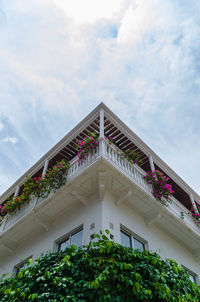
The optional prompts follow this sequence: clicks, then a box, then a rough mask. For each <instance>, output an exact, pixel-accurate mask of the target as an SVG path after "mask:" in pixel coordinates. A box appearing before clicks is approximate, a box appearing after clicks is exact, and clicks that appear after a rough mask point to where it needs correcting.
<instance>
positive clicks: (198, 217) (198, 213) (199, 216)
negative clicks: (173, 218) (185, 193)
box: [189, 205, 200, 225]
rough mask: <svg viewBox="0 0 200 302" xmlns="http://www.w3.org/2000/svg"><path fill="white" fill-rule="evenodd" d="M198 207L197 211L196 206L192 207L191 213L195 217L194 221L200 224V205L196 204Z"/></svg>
mask: <svg viewBox="0 0 200 302" xmlns="http://www.w3.org/2000/svg"><path fill="white" fill-rule="evenodd" d="M196 207H197V211H195V210H194V207H192V209H191V210H190V213H189V214H190V215H192V218H193V219H194V221H195V222H196V223H197V224H198V225H200V206H198V205H196Z"/></svg>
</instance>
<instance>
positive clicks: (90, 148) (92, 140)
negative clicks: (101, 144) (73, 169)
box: [76, 132, 98, 164]
mask: <svg viewBox="0 0 200 302" xmlns="http://www.w3.org/2000/svg"><path fill="white" fill-rule="evenodd" d="M76 143H77V145H76V148H77V150H78V162H79V164H81V163H82V162H83V160H84V159H85V158H86V157H87V156H88V154H93V153H95V151H96V149H97V146H98V136H97V134H96V133H95V132H90V133H89V136H86V137H84V138H83V139H81V140H77V141H76Z"/></svg>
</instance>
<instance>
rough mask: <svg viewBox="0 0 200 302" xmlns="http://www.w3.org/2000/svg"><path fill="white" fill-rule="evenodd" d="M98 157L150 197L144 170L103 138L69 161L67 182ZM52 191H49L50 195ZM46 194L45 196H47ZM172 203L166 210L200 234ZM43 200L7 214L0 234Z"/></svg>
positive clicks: (184, 209) (192, 222) (186, 212)
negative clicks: (85, 153) (91, 149)
mask: <svg viewBox="0 0 200 302" xmlns="http://www.w3.org/2000/svg"><path fill="white" fill-rule="evenodd" d="M100 157H103V158H104V159H105V160H106V161H107V162H108V163H111V164H112V166H114V167H115V168H116V169H118V170H120V171H121V172H122V173H123V174H124V175H125V176H126V177H128V178H129V179H130V180H131V181H133V182H134V183H135V184H136V185H137V186H139V187H140V188H141V189H142V190H144V191H145V192H146V193H147V194H149V195H150V196H151V197H152V198H154V197H153V195H152V193H151V192H152V185H151V184H147V182H146V181H145V179H144V175H145V171H144V170H142V169H141V168H140V167H139V166H137V165H132V164H131V163H130V162H129V161H128V160H126V159H124V158H122V156H121V150H120V149H118V148H117V147H116V146H115V145H113V144H109V142H108V141H107V140H105V139H100V140H99V146H98V147H97V148H96V150H94V152H93V154H89V155H88V156H87V158H85V159H84V160H83V161H82V162H81V163H80V162H79V161H78V157H77V156H76V157H75V158H74V159H73V161H72V162H71V165H70V168H69V170H68V174H67V182H71V181H72V180H73V179H75V178H76V177H77V176H79V175H80V174H81V173H83V172H84V171H85V170H86V169H88V168H89V167H90V166H91V165H92V164H94V163H95V162H96V161H97V160H98V159H99V158H100ZM52 195H53V193H50V196H52ZM50 196H48V197H47V198H49V197H50ZM172 201H173V202H172V204H169V205H168V207H167V210H168V211H169V212H170V213H172V214H173V215H174V216H175V217H176V218H178V219H181V212H183V215H184V220H183V221H184V223H185V224H186V225H187V226H189V227H190V228H191V229H192V230H193V231H195V232H198V234H200V228H199V226H198V225H197V224H196V223H195V222H194V220H193V218H192V217H191V216H190V215H189V214H188V210H187V209H186V208H185V207H184V206H183V205H182V204H181V203H180V202H179V201H178V200H176V199H175V198H174V197H173V198H172ZM42 202H43V200H41V199H36V198H34V199H33V200H31V201H30V202H29V204H27V205H24V206H23V207H22V208H21V209H20V211H17V212H16V213H14V214H8V215H7V216H6V217H5V219H4V221H3V222H2V223H1V225H0V234H2V233H3V232H5V231H7V230H8V229H9V228H10V227H12V226H13V225H14V224H15V223H16V222H17V221H19V220H21V219H22V218H23V217H24V216H26V215H27V214H28V213H30V212H31V211H32V210H33V209H34V208H36V207H37V206H38V205H39V204H40V203H42Z"/></svg>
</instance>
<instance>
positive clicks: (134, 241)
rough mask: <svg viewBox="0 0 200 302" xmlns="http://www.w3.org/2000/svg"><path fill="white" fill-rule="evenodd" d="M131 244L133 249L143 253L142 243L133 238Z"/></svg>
mask: <svg viewBox="0 0 200 302" xmlns="http://www.w3.org/2000/svg"><path fill="white" fill-rule="evenodd" d="M133 244H134V249H137V250H140V251H144V243H142V242H141V241H139V240H137V239H135V238H133Z"/></svg>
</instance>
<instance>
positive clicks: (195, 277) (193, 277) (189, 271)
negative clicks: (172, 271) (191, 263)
mask: <svg viewBox="0 0 200 302" xmlns="http://www.w3.org/2000/svg"><path fill="white" fill-rule="evenodd" d="M183 268H184V269H185V271H186V273H187V274H188V275H189V278H190V280H191V281H192V282H195V283H196V284H198V277H197V275H196V274H195V273H193V272H192V271H191V270H189V269H188V268H187V267H185V266H183Z"/></svg>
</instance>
